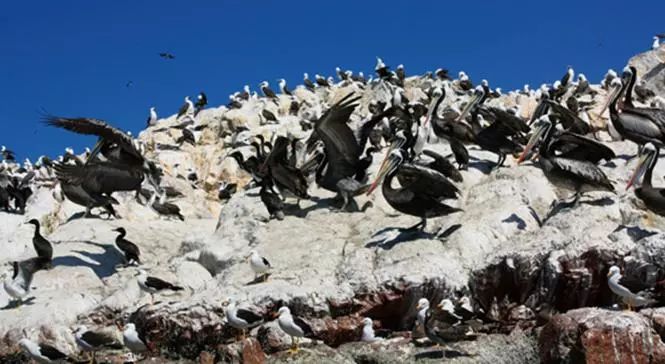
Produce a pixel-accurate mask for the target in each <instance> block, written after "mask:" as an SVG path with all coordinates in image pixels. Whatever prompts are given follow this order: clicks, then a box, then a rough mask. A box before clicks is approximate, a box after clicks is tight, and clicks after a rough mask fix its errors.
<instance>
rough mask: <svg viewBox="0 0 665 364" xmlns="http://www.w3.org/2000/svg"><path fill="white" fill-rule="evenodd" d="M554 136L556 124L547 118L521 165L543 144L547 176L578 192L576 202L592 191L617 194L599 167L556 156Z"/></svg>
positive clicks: (542, 162)
mask: <svg viewBox="0 0 665 364" xmlns="http://www.w3.org/2000/svg"><path fill="white" fill-rule="evenodd" d="M553 135H554V128H553V125H552V122H551V121H550V120H549V118H547V116H545V117H543V118H541V119H540V120H539V122H538V124H537V129H536V131H535V132H534V133H533V136H532V137H531V139H530V140H529V143H528V144H527V146H526V147H525V148H524V152H522V155H521V156H520V158H519V159H518V161H517V162H518V163H521V162H522V161H523V160H524V158H525V157H526V156H527V155H528V153H529V152H530V151H531V149H532V148H533V147H534V145H535V144H536V143H537V142H538V141H540V139H541V138H542V141H540V149H539V156H538V161H539V164H540V168H541V169H542V170H543V173H544V174H545V177H547V179H548V180H549V181H550V182H551V183H552V184H554V185H555V186H557V187H560V188H564V189H567V190H572V191H573V192H574V193H575V198H574V200H573V203H577V201H578V199H579V197H580V195H581V194H582V193H584V192H589V191H598V190H600V191H612V192H613V191H614V186H612V183H611V182H610V180H609V179H608V178H607V176H606V175H605V173H603V171H602V170H601V169H600V168H598V166H596V165H595V164H593V163H591V162H589V161H586V160H576V159H570V158H565V157H560V156H556V155H554V154H553V153H552V149H551V148H550V147H551V145H550V144H551V141H552V136H553Z"/></svg>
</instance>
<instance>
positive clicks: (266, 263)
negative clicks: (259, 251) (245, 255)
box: [261, 257, 270, 267]
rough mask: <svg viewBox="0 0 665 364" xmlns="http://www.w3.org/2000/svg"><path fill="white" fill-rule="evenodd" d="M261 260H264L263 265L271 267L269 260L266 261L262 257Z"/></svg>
mask: <svg viewBox="0 0 665 364" xmlns="http://www.w3.org/2000/svg"><path fill="white" fill-rule="evenodd" d="M261 259H262V260H263V264H265V266H266V267H270V262H269V261H268V259H266V258H265V257H261Z"/></svg>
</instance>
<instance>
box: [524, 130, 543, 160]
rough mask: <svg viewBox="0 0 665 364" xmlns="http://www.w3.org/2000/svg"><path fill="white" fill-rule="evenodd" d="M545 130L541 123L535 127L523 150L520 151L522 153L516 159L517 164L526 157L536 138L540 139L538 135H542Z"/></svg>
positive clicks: (536, 140) (536, 141)
mask: <svg viewBox="0 0 665 364" xmlns="http://www.w3.org/2000/svg"><path fill="white" fill-rule="evenodd" d="M544 131H545V126H544V125H541V126H539V127H538V129H536V131H535V132H534V133H533V135H532V136H531V139H529V142H528V143H527V145H526V147H524V151H523V152H522V155H520V157H519V158H518V159H517V164H520V163H522V162H523V161H524V159H526V157H527V156H528V155H529V153H530V152H531V149H533V146H534V145H536V143H538V140H540V137H541V136H543V132H544Z"/></svg>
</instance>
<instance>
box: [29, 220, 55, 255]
mask: <svg viewBox="0 0 665 364" xmlns="http://www.w3.org/2000/svg"><path fill="white" fill-rule="evenodd" d="M27 223H28V224H32V225H34V226H35V234H34V235H33V237H32V244H33V246H34V247H35V251H36V252H37V256H38V257H40V258H44V259H47V260H48V261H49V262H50V261H51V260H52V259H53V246H52V245H51V243H50V242H49V241H48V240H46V238H44V237H43V236H42V234H41V233H40V232H39V221H38V220H37V219H32V220H30V221H28V222H27Z"/></svg>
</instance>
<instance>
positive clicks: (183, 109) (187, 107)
mask: <svg viewBox="0 0 665 364" xmlns="http://www.w3.org/2000/svg"><path fill="white" fill-rule="evenodd" d="M193 113H194V103H193V102H192V101H191V100H190V99H189V96H185V103H184V104H182V106H180V109H179V110H178V115H177V116H176V120H177V119H180V118H181V117H183V116H188V117H190V118H191V117H192V114H193Z"/></svg>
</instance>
